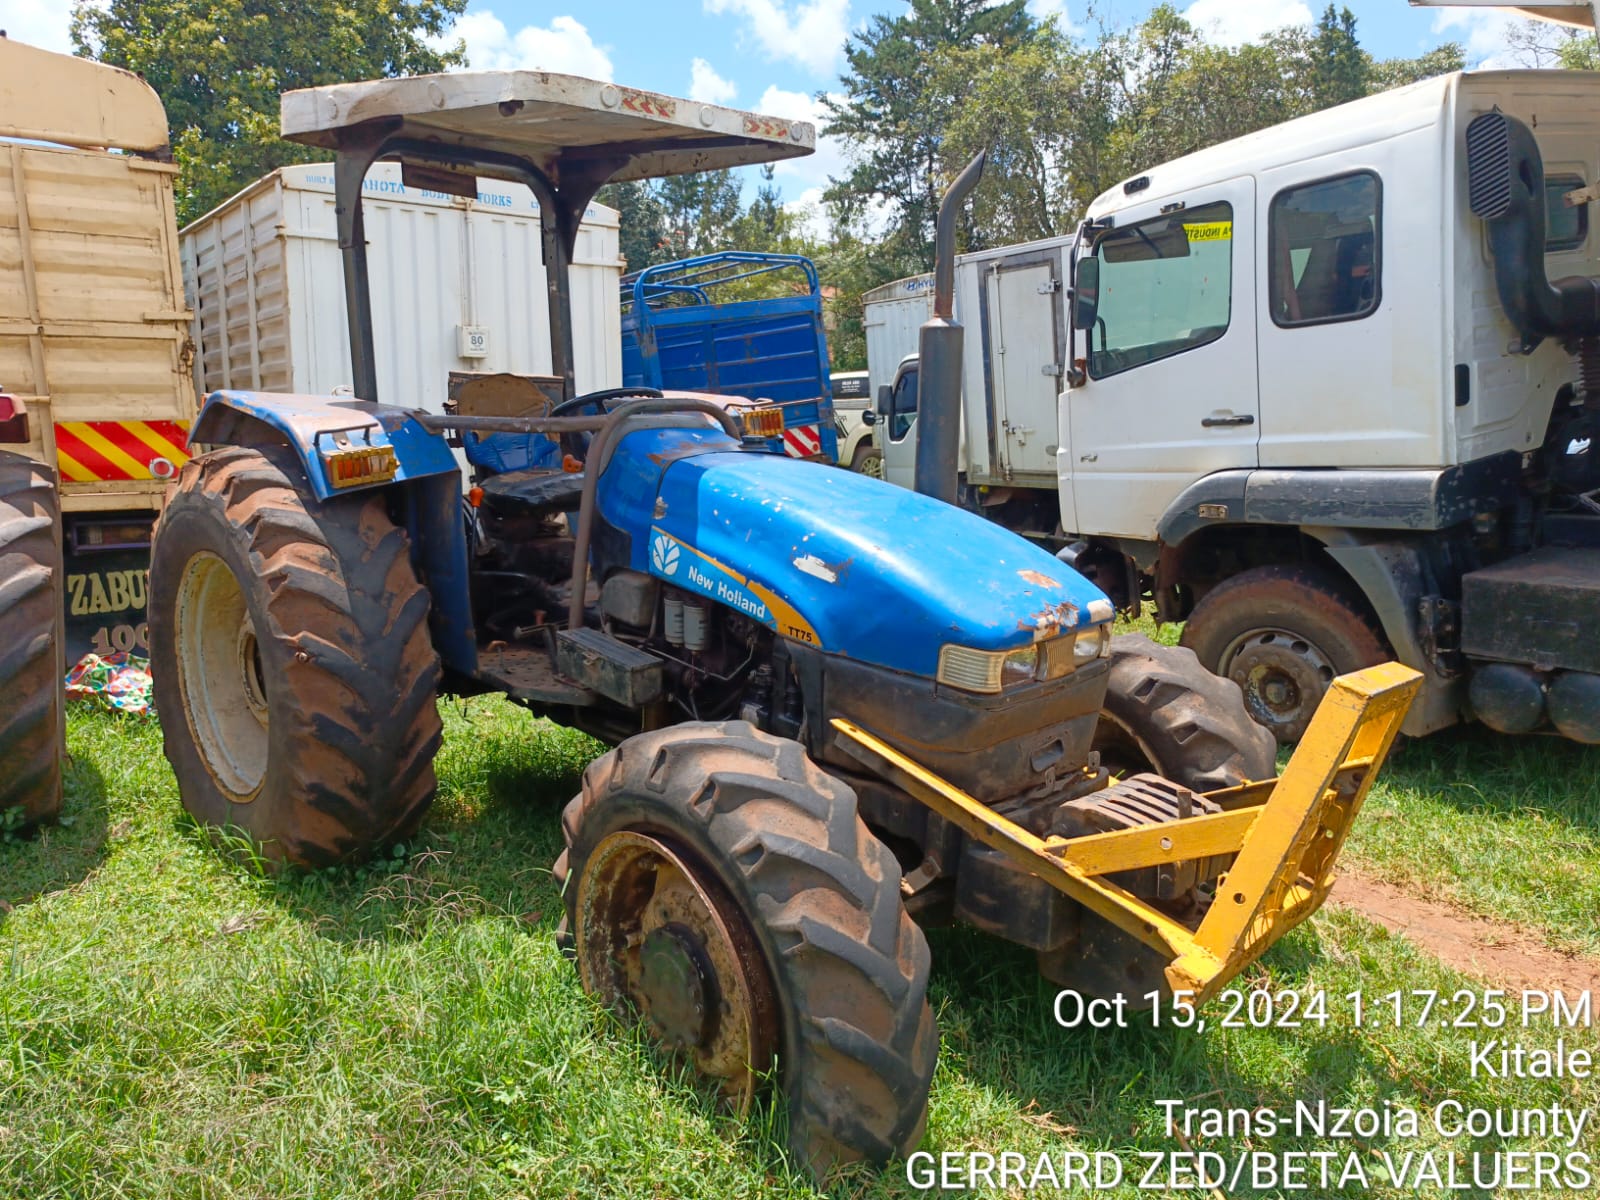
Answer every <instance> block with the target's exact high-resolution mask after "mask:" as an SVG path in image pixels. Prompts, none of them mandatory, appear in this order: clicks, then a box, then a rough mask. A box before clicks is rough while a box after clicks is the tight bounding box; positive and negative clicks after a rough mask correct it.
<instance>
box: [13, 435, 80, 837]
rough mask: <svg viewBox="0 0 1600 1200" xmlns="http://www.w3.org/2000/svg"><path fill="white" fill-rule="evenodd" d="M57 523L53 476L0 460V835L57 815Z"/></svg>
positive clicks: (60, 734) (23, 461)
mask: <svg viewBox="0 0 1600 1200" xmlns="http://www.w3.org/2000/svg"><path fill="white" fill-rule="evenodd" d="M60 523H61V504H60V499H59V496H58V493H57V491H56V478H55V472H53V471H51V470H50V468H48V467H45V466H41V465H40V464H39V463H36V462H34V461H33V460H32V459H31V458H23V457H22V456H21V455H20V454H10V453H0V829H6V828H8V827H16V826H17V825H19V824H20V825H33V824H35V823H37V822H39V821H45V820H49V819H51V818H53V817H55V816H56V815H57V814H58V813H60V811H61V760H62V756H63V755H64V754H65V752H66V750H65V744H64V734H65V724H64V721H65V717H64V714H63V704H62V687H63V683H64V677H65V675H66V664H65V663H63V662H62V660H61V655H62V643H61V620H62V607H61V601H62V578H63V572H62V566H61V544H60V541H59V538H60V533H59V530H60ZM15 813H20V814H21V816H20V818H19V817H18V816H16V815H14V814H15Z"/></svg>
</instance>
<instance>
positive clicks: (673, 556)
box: [650, 533, 678, 578]
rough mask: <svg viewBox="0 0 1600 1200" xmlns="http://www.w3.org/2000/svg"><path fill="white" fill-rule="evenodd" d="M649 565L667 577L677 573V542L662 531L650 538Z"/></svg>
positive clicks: (657, 572)
mask: <svg viewBox="0 0 1600 1200" xmlns="http://www.w3.org/2000/svg"><path fill="white" fill-rule="evenodd" d="M650 565H651V566H652V567H654V568H655V570H656V574H658V575H665V576H667V577H668V578H671V577H672V576H674V575H676V574H677V573H678V543H677V542H675V541H673V540H672V539H671V538H669V537H668V536H667V535H666V534H664V533H658V534H656V535H655V537H653V538H651V539H650Z"/></svg>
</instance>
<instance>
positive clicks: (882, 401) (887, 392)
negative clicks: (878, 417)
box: [878, 383, 894, 414]
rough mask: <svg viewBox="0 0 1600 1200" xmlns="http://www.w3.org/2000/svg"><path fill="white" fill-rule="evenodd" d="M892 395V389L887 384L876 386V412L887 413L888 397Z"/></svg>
mask: <svg viewBox="0 0 1600 1200" xmlns="http://www.w3.org/2000/svg"><path fill="white" fill-rule="evenodd" d="M893 395H894V387H893V386H892V385H890V384H887V383H880V384H879V385H878V411H879V412H880V413H884V414H887V413H888V411H889V404H890V397H891V396H893Z"/></svg>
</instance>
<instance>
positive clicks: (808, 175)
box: [756, 87, 846, 188]
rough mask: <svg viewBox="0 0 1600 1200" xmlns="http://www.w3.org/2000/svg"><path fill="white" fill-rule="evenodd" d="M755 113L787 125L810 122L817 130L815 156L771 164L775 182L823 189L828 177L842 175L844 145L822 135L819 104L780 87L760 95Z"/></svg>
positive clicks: (823, 112)
mask: <svg viewBox="0 0 1600 1200" xmlns="http://www.w3.org/2000/svg"><path fill="white" fill-rule="evenodd" d="M756 111H757V112H759V113H766V114H767V115H768V116H773V117H783V118H785V119H787V120H790V121H810V122H811V124H812V125H814V126H815V127H816V129H817V151H816V153H815V154H809V155H807V156H806V157H804V158H785V159H783V160H781V161H779V162H777V163H774V164H773V174H774V176H775V177H776V178H777V179H779V180H782V179H785V178H787V179H788V180H790V181H791V182H794V183H796V184H798V185H799V186H800V187H802V188H815V187H819V186H826V184H827V181H828V177H829V176H830V175H842V174H844V172H845V169H846V164H845V155H844V141H843V139H841V138H836V137H828V136H826V135H825V134H824V133H823V132H822V127H823V125H824V124H826V123H827V112H826V110H825V109H824V108H823V107H822V103H821V101H819V100H817V99H815V98H814V97H812V96H809V95H807V94H806V93H805V92H790V91H785V90H784V89H783V88H780V87H769V88H767V90H766V91H764V92H762V93H761V99H759V100H757V101H756Z"/></svg>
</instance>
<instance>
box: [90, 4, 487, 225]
mask: <svg viewBox="0 0 1600 1200" xmlns="http://www.w3.org/2000/svg"><path fill="white" fill-rule="evenodd" d="M465 8H466V0H364V2H363V3H359V4H352V3H349V2H348V0H295V2H294V3H290V4H285V3H281V2H280V0H76V3H75V4H74V6H73V14H72V40H73V44H74V46H75V47H76V48H77V52H78V53H79V54H81V55H84V56H86V57H90V58H96V59H99V60H100V61H101V62H105V63H110V64H112V65H114V66H118V67H125V68H127V69H128V70H131V71H137V72H139V74H141V75H143V76H144V77H145V79H146V80H147V81H148V82H149V83H150V85H151V86H152V87H153V88H155V90H156V93H157V94H158V95H159V96H160V97H161V101H162V103H163V104H165V105H166V109H167V120H168V121H169V122H170V123H171V126H172V149H173V155H174V157H175V159H176V160H177V163H178V166H179V167H180V169H181V174H180V175H179V177H178V219H179V221H180V223H181V222H185V221H189V220H192V219H194V218H195V217H197V216H199V215H200V214H202V213H204V212H205V211H206V210H207V209H209V208H211V207H213V206H214V205H216V204H218V203H220V202H221V201H223V200H224V199H226V198H227V197H228V196H230V195H232V194H233V193H234V192H236V191H238V190H239V189H240V188H242V187H244V186H245V185H246V184H248V183H250V182H251V181H252V180H254V179H256V178H257V177H259V176H261V175H264V174H266V173H267V172H269V171H272V170H274V169H276V168H278V167H281V166H284V165H285V164H288V163H293V162H306V161H310V160H313V159H316V158H321V157H326V155H327V151H325V150H315V149H312V148H309V147H304V146H299V145H296V144H294V143H291V142H285V141H282V140H281V139H280V138H279V137H278V96H279V93H281V92H285V91H290V90H292V89H295V88H306V87H319V86H322V85H324V84H330V83H347V82H350V81H352V80H358V79H372V78H376V77H379V76H392V75H416V74H424V73H428V72H434V71H442V70H444V69H446V68H447V67H452V66H459V65H461V64H462V63H463V62H464V61H465V55H464V50H463V47H462V45H461V44H460V43H457V44H456V46H455V48H454V49H449V50H440V49H437V48H436V43H437V39H438V38H440V37H442V36H443V35H444V34H445V33H446V32H447V31H448V30H449V28H450V26H451V24H452V23H453V22H454V20H455V18H456V17H457V16H459V15H460V14H461V12H462V11H463V10H464V9H465Z"/></svg>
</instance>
